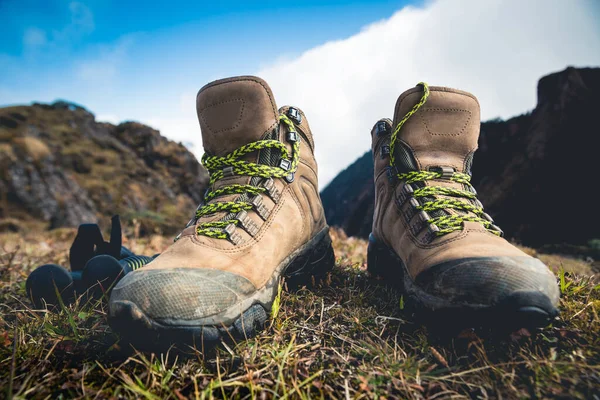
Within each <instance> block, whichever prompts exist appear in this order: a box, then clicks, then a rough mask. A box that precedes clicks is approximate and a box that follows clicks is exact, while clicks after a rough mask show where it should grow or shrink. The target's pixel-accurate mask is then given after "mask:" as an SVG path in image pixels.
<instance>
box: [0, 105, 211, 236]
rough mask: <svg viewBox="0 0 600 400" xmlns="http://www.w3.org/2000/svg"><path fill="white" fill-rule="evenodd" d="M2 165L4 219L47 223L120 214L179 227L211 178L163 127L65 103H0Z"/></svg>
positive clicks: (0, 185) (0, 214)
mask: <svg viewBox="0 0 600 400" xmlns="http://www.w3.org/2000/svg"><path fill="white" fill-rule="evenodd" d="M0 171H1V173H0V218H4V219H6V218H11V219H12V220H16V221H32V220H33V221H43V222H44V223H45V225H47V226H48V227H50V228H56V227H60V226H76V225H78V224H80V223H82V222H95V221H96V220H98V218H100V217H103V216H109V215H112V214H115V213H120V214H122V215H123V216H124V217H125V218H126V219H127V218H129V219H136V220H137V221H138V222H144V221H146V223H149V221H150V222H152V221H153V223H154V225H155V227H158V228H160V229H162V230H165V229H166V230H172V229H176V228H175V227H176V226H179V227H181V226H183V224H185V223H186V222H187V220H188V219H189V216H190V214H191V213H192V212H193V210H194V209H195V207H196V205H197V204H198V203H199V202H200V200H201V196H202V194H203V193H204V190H205V188H206V185H207V182H208V175H207V173H206V171H205V170H204V169H203V168H202V166H201V165H200V164H199V163H198V161H197V160H196V158H195V157H194V156H193V155H192V154H191V153H190V152H189V151H188V150H187V149H186V148H185V147H184V146H183V145H181V144H177V143H174V142H171V141H169V140H168V139H166V138H164V137H163V136H161V135H160V133H159V132H158V131H156V130H154V129H152V128H150V127H148V126H145V125H142V124H139V123H136V122H127V123H122V124H120V125H118V126H114V125H112V124H108V123H101V122H97V121H96V120H95V118H94V115H93V114H91V113H90V112H88V111H87V110H85V109H84V108H82V107H80V106H77V105H74V104H72V103H67V102H62V101H59V102H56V103H53V104H51V105H46V104H34V105H32V106H16V107H7V108H2V109H0ZM150 225H152V224H150ZM150 229H153V228H150Z"/></svg>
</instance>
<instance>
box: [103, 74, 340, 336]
mask: <svg viewBox="0 0 600 400" xmlns="http://www.w3.org/2000/svg"><path fill="white" fill-rule="evenodd" d="M197 111H198V119H199V120H200V128H201V131H202V140H203V145H204V149H205V151H206V154H205V155H204V157H203V158H202V162H203V164H204V165H205V166H206V168H207V169H208V170H209V172H210V177H211V179H210V186H209V189H208V190H207V192H206V194H205V197H204V202H203V204H201V205H200V207H198V210H197V211H196V215H195V217H194V218H193V219H192V220H191V221H190V222H189V223H188V226H187V227H186V228H185V229H184V230H183V231H182V232H181V234H180V235H179V236H178V237H177V239H176V241H175V243H174V244H172V245H171V246H170V247H169V248H168V249H167V250H166V251H165V252H164V253H162V254H161V255H160V256H159V257H158V258H156V259H155V260H154V261H152V262H151V263H150V264H148V265H147V266H146V267H144V268H142V269H139V270H136V271H134V272H132V273H130V274H128V275H126V276H125V277H124V278H123V279H122V280H121V281H120V282H119V283H118V284H117V285H116V287H115V288H114V290H113V291H112V294H111V297H110V305H109V318H110V322H111V326H112V327H113V328H114V329H115V330H117V331H118V332H120V333H123V334H130V335H139V333H140V332H141V331H144V332H149V333H158V334H161V336H162V337H164V336H167V337H168V338H170V339H172V340H175V341H180V340H182V341H188V340H189V339H190V338H194V339H195V340H198V339H201V340H203V341H204V342H207V341H208V342H212V341H217V340H219V339H220V338H227V337H230V336H233V337H234V338H235V337H238V338H244V337H250V336H253V335H254V334H255V333H256V331H257V330H258V329H259V328H261V327H262V326H263V325H264V323H265V321H266V320H267V318H268V315H269V313H270V311H271V307H272V304H273V301H274V299H275V297H276V295H277V292H278V288H279V282H280V278H281V277H287V280H288V282H290V281H291V283H292V284H297V283H302V282H307V283H308V282H311V281H312V277H314V276H320V275H323V274H325V273H326V272H327V271H328V270H329V269H330V268H331V267H332V266H333V264H334V255H333V249H332V247H331V240H330V237H329V232H328V227H327V224H326V222H325V215H324V212H323V207H322V205H321V199H320V197H319V191H318V184H317V163H316V161H315V157H314V142H313V136H312V133H311V131H310V128H309V126H308V122H307V121H306V117H305V116H304V114H303V113H302V111H300V110H299V109H298V108H293V107H282V108H281V109H279V110H277V106H276V104H275V100H274V98H273V93H272V92H271V89H270V88H269V86H268V85H267V83H266V82H265V81H263V80H262V79H260V78H256V77H251V76H242V77H235V78H229V79H223V80H218V81H215V82H212V83H210V84H208V85H206V86H204V87H203V88H202V89H200V91H199V92H198V96H197ZM151 336H154V335H151Z"/></svg>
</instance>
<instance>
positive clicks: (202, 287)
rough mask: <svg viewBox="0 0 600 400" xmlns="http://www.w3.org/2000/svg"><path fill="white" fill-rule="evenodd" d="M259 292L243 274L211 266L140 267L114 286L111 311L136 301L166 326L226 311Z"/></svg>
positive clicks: (148, 315)
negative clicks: (202, 267)
mask: <svg viewBox="0 0 600 400" xmlns="http://www.w3.org/2000/svg"><path fill="white" fill-rule="evenodd" d="M255 291H256V289H255V287H254V285H252V283H251V282H250V281H248V280H247V279H246V278H243V277H241V276H238V275H235V274H232V273H229V272H225V271H218V270H212V269H190V268H174V269H165V270H156V269H154V270H144V269H140V270H137V271H134V272H132V273H130V274H128V275H126V276H125V277H124V278H123V279H122V280H121V281H120V282H119V283H118V284H117V285H116V286H115V288H114V289H113V291H112V293H111V296H110V302H109V313H110V314H111V315H114V314H115V313H117V312H118V310H119V309H120V305H121V304H125V303H127V304H134V305H135V306H136V308H137V309H139V310H140V311H141V312H142V313H143V314H144V315H145V316H146V317H148V318H150V319H152V320H154V321H156V322H159V323H162V324H166V325H186V324H193V323H197V322H198V321H200V320H202V319H206V318H209V317H211V316H215V315H218V314H220V313H223V312H226V311H227V310H228V309H230V308H231V307H233V306H235V305H236V304H238V303H240V302H242V301H243V300H244V299H246V298H247V297H249V296H251V295H252V294H253V293H254V292H255Z"/></svg>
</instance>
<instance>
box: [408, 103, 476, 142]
mask: <svg viewBox="0 0 600 400" xmlns="http://www.w3.org/2000/svg"><path fill="white" fill-rule="evenodd" d="M421 111H422V113H419V116H420V117H421V122H422V123H423V125H424V126H425V129H427V132H429V134H430V135H433V136H460V135H462V134H463V133H464V132H465V129H467V126H469V122H471V117H472V113H471V111H469V110H463V109H460V108H424V109H422V110H421ZM425 111H453V112H466V113H468V114H469V118H467V122H465V125H464V126H463V128H462V129H461V130H460V132H459V133H434V132H432V131H431V129H429V125H427V122H426V121H425V117H424V116H423V113H424V112H425Z"/></svg>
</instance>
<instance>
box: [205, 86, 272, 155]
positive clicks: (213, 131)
mask: <svg viewBox="0 0 600 400" xmlns="http://www.w3.org/2000/svg"><path fill="white" fill-rule="evenodd" d="M196 109H197V112H198V120H199V121H200V129H201V131H202V143H203V147H204V150H205V151H206V152H207V153H208V154H210V155H213V156H223V155H225V154H228V153H230V152H232V151H233V150H235V149H237V148H239V147H241V146H243V145H245V144H248V143H251V142H255V141H257V140H260V139H261V138H262V137H263V135H264V134H265V133H266V132H268V131H269V130H271V129H273V128H274V127H275V126H276V123H277V106H276V104H275V100H274V97H273V93H272V92H271V89H270V88H269V85H267V83H266V82H265V81H263V80H262V79H260V78H257V77H254V76H240V77H235V78H228V79H221V80H218V81H215V82H212V83H209V84H208V85H206V86H204V87H203V88H202V89H200V91H199V92H198V96H197V98H196Z"/></svg>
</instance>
